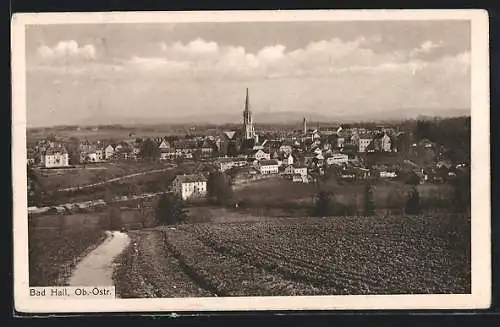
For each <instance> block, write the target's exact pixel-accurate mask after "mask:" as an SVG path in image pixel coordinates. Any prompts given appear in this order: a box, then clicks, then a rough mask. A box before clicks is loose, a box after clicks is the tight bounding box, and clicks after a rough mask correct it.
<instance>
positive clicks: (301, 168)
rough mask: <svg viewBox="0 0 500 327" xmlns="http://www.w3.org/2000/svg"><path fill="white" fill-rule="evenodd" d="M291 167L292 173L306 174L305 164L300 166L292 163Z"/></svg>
mask: <svg viewBox="0 0 500 327" xmlns="http://www.w3.org/2000/svg"><path fill="white" fill-rule="evenodd" d="M292 167H293V174H295V175H296V174H299V175H302V176H307V166H301V165H294V166H292Z"/></svg>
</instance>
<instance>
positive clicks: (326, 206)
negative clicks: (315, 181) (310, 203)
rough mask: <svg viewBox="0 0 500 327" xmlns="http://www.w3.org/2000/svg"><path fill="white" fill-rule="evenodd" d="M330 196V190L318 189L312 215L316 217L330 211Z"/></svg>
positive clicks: (327, 213)
mask: <svg viewBox="0 0 500 327" xmlns="http://www.w3.org/2000/svg"><path fill="white" fill-rule="evenodd" d="M331 196H332V194H331V193H330V192H326V191H320V192H319V193H318V194H317V196H316V202H315V204H314V210H313V215H314V216H316V217H324V216H328V215H329V214H330V211H331V209H332V208H331Z"/></svg>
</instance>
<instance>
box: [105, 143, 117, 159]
mask: <svg viewBox="0 0 500 327" xmlns="http://www.w3.org/2000/svg"><path fill="white" fill-rule="evenodd" d="M114 155H115V148H114V147H113V146H112V145H111V144H108V146H106V147H105V148H104V159H105V160H111V159H113V157H114Z"/></svg>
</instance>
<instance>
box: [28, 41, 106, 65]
mask: <svg viewBox="0 0 500 327" xmlns="http://www.w3.org/2000/svg"><path fill="white" fill-rule="evenodd" d="M37 55H38V57H39V58H40V59H41V60H49V61H50V60H60V59H65V60H71V59H79V60H95V59H96V57H97V51H96V48H95V46H94V45H92V44H85V45H82V46H79V45H78V43H77V42H76V41H74V40H69V41H60V42H59V43H57V44H56V45H54V46H52V47H49V46H47V45H41V46H39V47H38V48H37Z"/></svg>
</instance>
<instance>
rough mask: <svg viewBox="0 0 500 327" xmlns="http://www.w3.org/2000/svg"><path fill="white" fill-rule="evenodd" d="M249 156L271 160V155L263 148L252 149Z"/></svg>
mask: <svg viewBox="0 0 500 327" xmlns="http://www.w3.org/2000/svg"><path fill="white" fill-rule="evenodd" d="M249 157H250V158H252V159H254V160H257V161H260V160H271V155H270V154H269V153H267V152H265V151H264V150H262V149H259V150H254V151H252V153H251V154H250V155H249Z"/></svg>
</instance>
